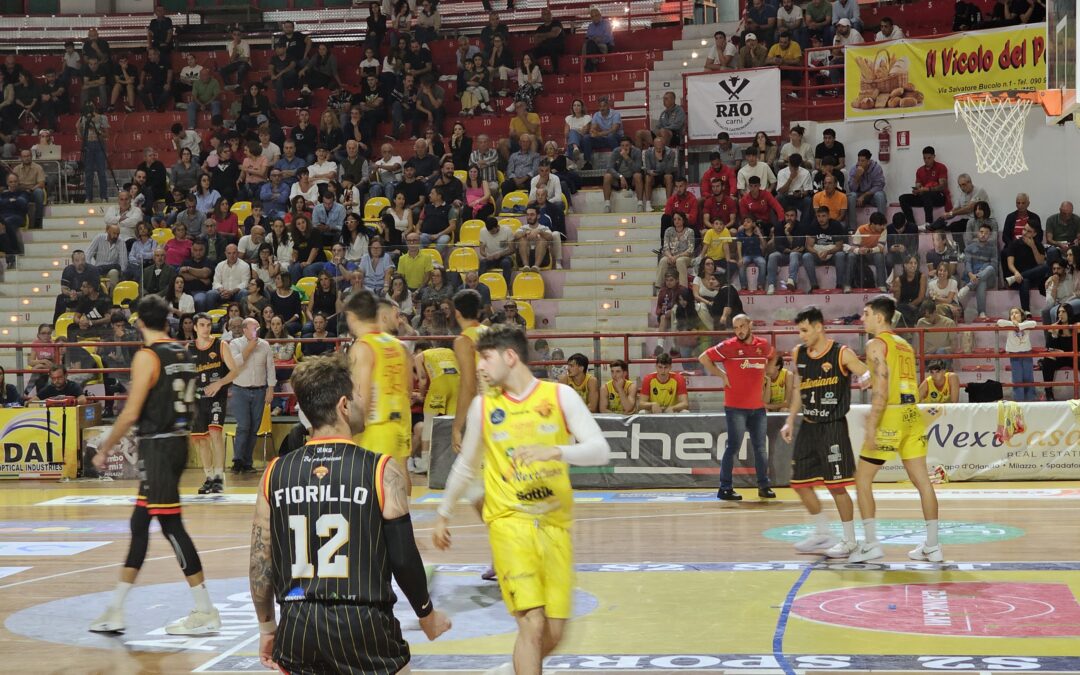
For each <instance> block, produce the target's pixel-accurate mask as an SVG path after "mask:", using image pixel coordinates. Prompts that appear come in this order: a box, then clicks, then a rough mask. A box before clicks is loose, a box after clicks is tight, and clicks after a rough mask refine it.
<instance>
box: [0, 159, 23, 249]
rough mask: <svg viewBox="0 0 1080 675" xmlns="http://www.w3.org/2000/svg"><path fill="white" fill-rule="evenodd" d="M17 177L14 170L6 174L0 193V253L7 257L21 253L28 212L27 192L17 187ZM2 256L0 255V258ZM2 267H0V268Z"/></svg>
mask: <svg viewBox="0 0 1080 675" xmlns="http://www.w3.org/2000/svg"><path fill="white" fill-rule="evenodd" d="M18 184H19V178H18V176H16V175H15V173H14V172H12V173H9V174H8V175H7V189H6V190H5V191H4V192H2V193H0V235H2V237H0V253H5V254H7V257H11V256H14V255H15V254H16V253H22V235H21V234H20V232H21V230H22V227H23V225H24V224H25V223H26V221H27V213H28V212H29V201H30V200H29V194H28V193H27V192H26V191H24V190H20V189H19V186H18ZM3 259H4V257H2V256H0V260H3ZM2 269H3V268H2V267H0V270H2Z"/></svg>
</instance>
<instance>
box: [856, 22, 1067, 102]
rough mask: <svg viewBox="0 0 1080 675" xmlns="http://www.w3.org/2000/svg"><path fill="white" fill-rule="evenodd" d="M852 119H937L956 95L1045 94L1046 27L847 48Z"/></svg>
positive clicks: (1030, 27) (979, 32) (1019, 27)
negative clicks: (1037, 91) (1033, 91)
mask: <svg viewBox="0 0 1080 675" xmlns="http://www.w3.org/2000/svg"><path fill="white" fill-rule="evenodd" d="M844 86H845V96H844V98H845V103H844V111H845V116H846V118H847V119H849V120H850V119H865V118H878V117H886V116H888V117H899V116H905V115H931V114H940V113H944V112H949V113H951V112H952V110H953V96H955V95H956V94H966V93H971V92H978V91H996V90H1003V89H1019V90H1031V89H1044V88H1046V26H1045V24H1035V25H1031V26H1015V27H1010V28H999V29H994V30H981V31H977V32H971V33H953V34H950V35H947V36H944V37H939V38H927V39H919V40H895V41H892V42H879V43H876V44H871V45H851V46H848V47H846V48H845V49H844Z"/></svg>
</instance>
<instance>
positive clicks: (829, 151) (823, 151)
mask: <svg viewBox="0 0 1080 675" xmlns="http://www.w3.org/2000/svg"><path fill="white" fill-rule="evenodd" d="M830 155H831V156H833V157H835V158H836V159H837V160H840V159H844V158H846V157H847V155H845V154H844V144H843V143H841V142H840V141H833V144H832V147H831V148H830V147H826V145H825V143H824V142H822V143H818V144H817V147H816V148H814V159H825V158H826V157H829V156H830Z"/></svg>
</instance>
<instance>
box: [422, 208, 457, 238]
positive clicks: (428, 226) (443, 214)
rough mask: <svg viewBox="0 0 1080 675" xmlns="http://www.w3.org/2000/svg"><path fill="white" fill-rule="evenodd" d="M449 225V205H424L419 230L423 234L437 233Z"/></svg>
mask: <svg viewBox="0 0 1080 675" xmlns="http://www.w3.org/2000/svg"><path fill="white" fill-rule="evenodd" d="M448 227H450V205H449V204H443V205H442V206H435V205H434V204H427V205H425V206H424V217H423V220H422V221H421V222H420V231H421V232H423V233H424V234H437V233H439V232H442V231H443V230H445V229H446V228H448Z"/></svg>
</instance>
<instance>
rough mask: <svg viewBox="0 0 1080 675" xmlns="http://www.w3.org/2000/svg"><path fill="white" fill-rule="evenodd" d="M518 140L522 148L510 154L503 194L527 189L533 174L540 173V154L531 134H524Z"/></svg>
mask: <svg viewBox="0 0 1080 675" xmlns="http://www.w3.org/2000/svg"><path fill="white" fill-rule="evenodd" d="M518 142H519V143H520V144H521V149H520V150H518V151H517V152H515V153H514V154H512V155H510V159H509V160H508V161H507V164H506V180H505V181H503V184H502V194H504V195H506V194H509V193H511V192H515V191H517V190H525V189H527V187H528V186H529V185H530V183H531V182H532V179H533V176H536V175H538V174H539V173H540V155H539V153H537V152H536V149H535V147H534V145H533V137H532V135H531V134H522V135H521V136H520V137H519V139H518Z"/></svg>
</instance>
